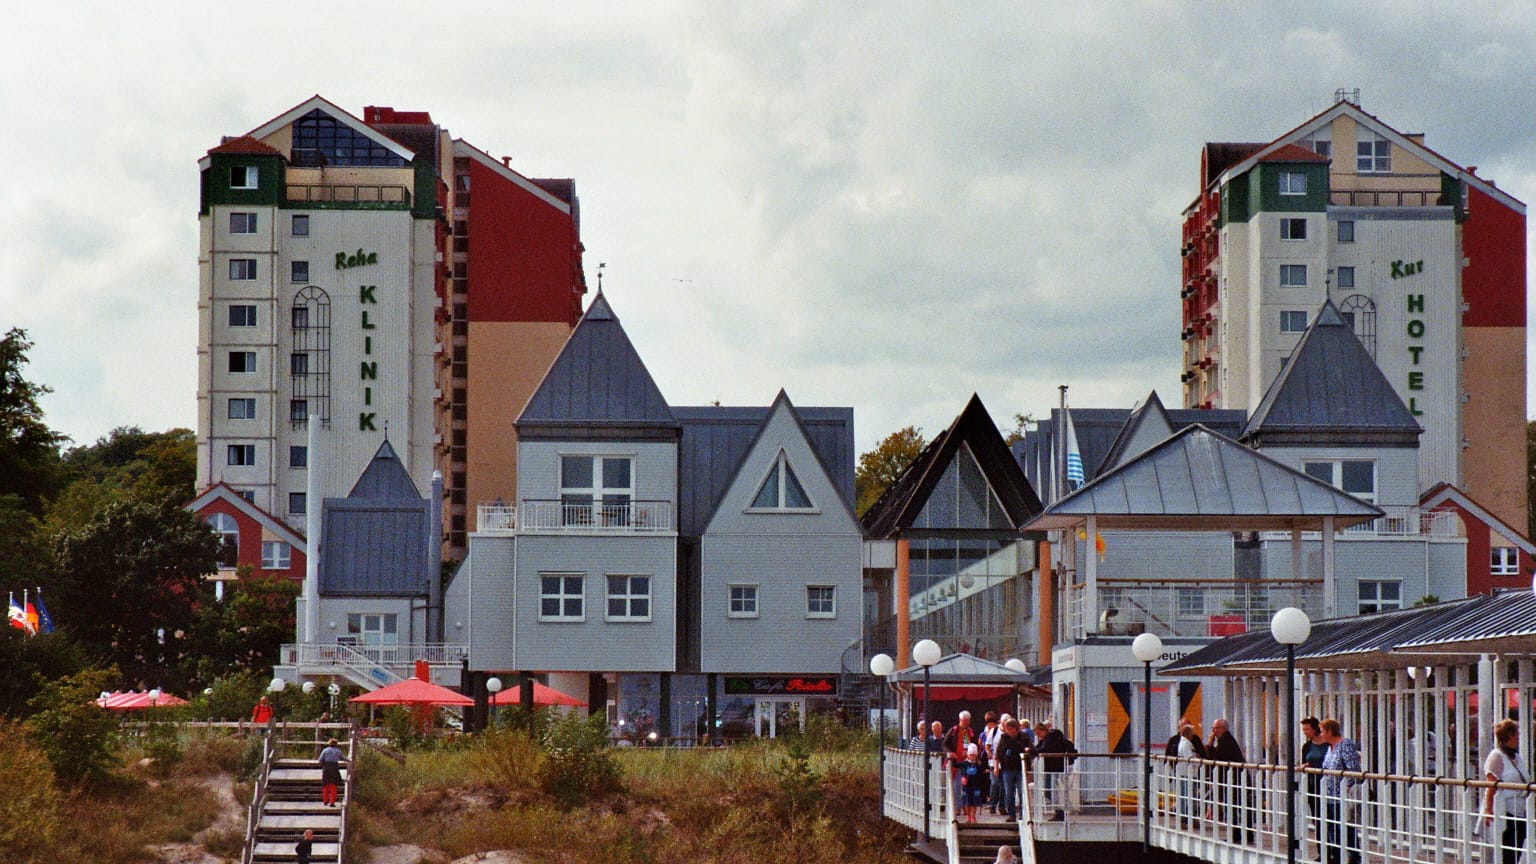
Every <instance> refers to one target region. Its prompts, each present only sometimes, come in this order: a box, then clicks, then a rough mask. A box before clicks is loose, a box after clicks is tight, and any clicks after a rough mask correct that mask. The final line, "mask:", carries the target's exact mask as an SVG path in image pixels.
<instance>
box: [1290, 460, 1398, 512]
mask: <svg viewBox="0 0 1536 864" xmlns="http://www.w3.org/2000/svg"><path fill="white" fill-rule="evenodd" d="M1346 462H1348V463H1351V464H1363V465H1369V466H1371V491H1369V492H1352V491H1350V490H1348V489H1345V488H1344V463H1346ZM1324 466H1327V467H1328V469H1329V472H1328V473H1329V474H1330V478H1324V477H1321V476H1319V475H1318V474H1317V473H1314V472H1313V470H1312V469H1313V468H1314V467H1319V468H1320V467H1324ZM1377 467H1378V466H1377V464H1376V460H1375V459H1304V460H1302V463H1301V473H1303V474H1305V475H1307V476H1308V477H1311V478H1312V479H1314V480H1322V481H1323V482H1324V483H1327V484H1328V485H1329V486H1332V487H1333V488H1335V489H1337V490H1339V491H1340V492H1344V493H1347V494H1349V495H1353V496H1355V497H1356V498H1359V499H1360V500H1361V501H1367V502H1369V503H1371V504H1375V503H1376V496H1377V494H1379V488H1378V487H1379V486H1380V480H1381V478H1380V477H1379V476H1378V474H1379V473H1380V472H1379V471H1378V470H1377Z"/></svg>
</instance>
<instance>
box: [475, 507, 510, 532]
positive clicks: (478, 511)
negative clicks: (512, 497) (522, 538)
mask: <svg viewBox="0 0 1536 864" xmlns="http://www.w3.org/2000/svg"><path fill="white" fill-rule="evenodd" d="M475 531H476V532H477V533H480V534H512V533H515V532H516V531H517V507H515V506H513V505H511V504H477V505H475Z"/></svg>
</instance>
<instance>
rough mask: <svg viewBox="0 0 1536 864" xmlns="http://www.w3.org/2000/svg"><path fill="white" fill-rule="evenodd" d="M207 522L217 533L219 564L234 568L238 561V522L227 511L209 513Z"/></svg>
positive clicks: (226, 567)
mask: <svg viewBox="0 0 1536 864" xmlns="http://www.w3.org/2000/svg"><path fill="white" fill-rule="evenodd" d="M207 524H208V527H209V528H212V529H213V533H215V534H217V535H219V566H220V567H224V568H225V569H231V570H232V569H234V568H235V567H236V566H238V565H239V563H240V523H239V522H238V521H237V520H236V519H235V517H233V516H231V515H229V514H228V513H210V514H208V520H207Z"/></svg>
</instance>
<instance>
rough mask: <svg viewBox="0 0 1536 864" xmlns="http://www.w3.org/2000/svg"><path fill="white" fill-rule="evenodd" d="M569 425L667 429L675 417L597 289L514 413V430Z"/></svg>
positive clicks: (532, 432)
mask: <svg viewBox="0 0 1536 864" xmlns="http://www.w3.org/2000/svg"><path fill="white" fill-rule="evenodd" d="M573 427H584V428H587V429H590V428H592V427H598V428H605V429H608V430H610V431H617V432H622V430H624V429H626V428H628V429H644V428H651V429H672V430H675V429H676V427H677V418H676V417H674V416H673V414H672V410H671V409H670V408H669V407H668V406H667V400H666V399H665V398H664V397H663V396H662V395H661V389H660V388H659V387H657V386H656V381H655V379H653V378H652V377H651V373H650V371H649V370H648V369H646V368H645V363H644V361H642V360H641V359H640V355H639V353H638V352H636V351H635V346H634V344H633V343H632V342H630V341H629V335H628V334H627V333H625V332H624V327H623V325H621V324H620V323H619V319H618V317H617V316H615V315H614V314H613V310H612V309H611V308H610V307H609V306H608V300H607V298H605V297H604V296H603V295H602V294H601V293H599V294H598V295H597V297H595V298H594V299H593V300H592V305H591V306H589V307H588V308H587V312H586V314H585V315H583V316H582V318H581V322H580V323H578V324H577V325H576V329H575V330H574V331H573V332H572V333H571V336H570V338H569V339H567V340H566V343H565V347H564V348H562V349H560V355H559V356H558V357H556V358H555V362H554V364H553V365H551V366H550V368H549V372H548V373H547V374H545V376H544V380H543V381H542V382H541V383H540V384H539V389H538V390H536V391H534V394H533V396H532V398H530V399H529V400H528V405H527V406H526V407H525V408H523V413H522V415H521V416H519V417H518V418H517V428H518V433H519V434H520V435H522V436H523V437H525V438H526V437H538V436H539V434H540V432H553V433H554V434H560V432H559V431H558V430H569V429H572V428H573Z"/></svg>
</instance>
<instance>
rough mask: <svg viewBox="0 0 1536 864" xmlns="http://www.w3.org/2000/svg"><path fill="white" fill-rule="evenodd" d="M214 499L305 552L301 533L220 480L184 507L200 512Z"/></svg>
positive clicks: (190, 510)
mask: <svg viewBox="0 0 1536 864" xmlns="http://www.w3.org/2000/svg"><path fill="white" fill-rule="evenodd" d="M215 501H224V502H227V503H228V504H229V505H230V506H231V507H233V508H235V509H236V510H239V511H240V512H241V513H243V514H245V515H246V516H248V517H250V518H251V519H252V520H254V521H255V522H256V523H257V524H259V525H261V526H262V528H264V529H265V530H267V531H271V532H272V534H273V535H275V536H277V537H281V538H282V539H283V540H286V541H287V542H288V545H290V546H292V547H293V548H294V549H296V550H298V551H299V552H305V549H306V543H305V541H304V535H303V534H300V533H299V532H298V531H295V530H294V529H293V528H291V527H289V525H288V523H286V522H284V521H283V520H281V519H279V518H277V517H276V516H273V515H272V514H271V513H268V512H267V511H265V510H263V509H261V508H260V507H257V506H256V505H255V504H252V503H251V502H249V501H247V500H245V497H244V496H242V495H241V494H240V493H239V492H238V491H236V490H235V488H234V487H233V486H230V485H229V484H228V483H225V482H224V481H222V480H221V481H219V482H218V483H215V484H213V485H212V486H209V487H208V488H207V489H204V490H203V491H202V492H201V493H199V494H198V496H197V497H196V498H193V499H192V500H191V501H188V502H187V503H186V504H185V505H184V507H185V509H186V510H187V511H189V512H191V513H201V512H202V511H203V510H204V509H206V508H207V507H208V505H210V504H212V503H213V502H215ZM306 554H307V553H306Z"/></svg>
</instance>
